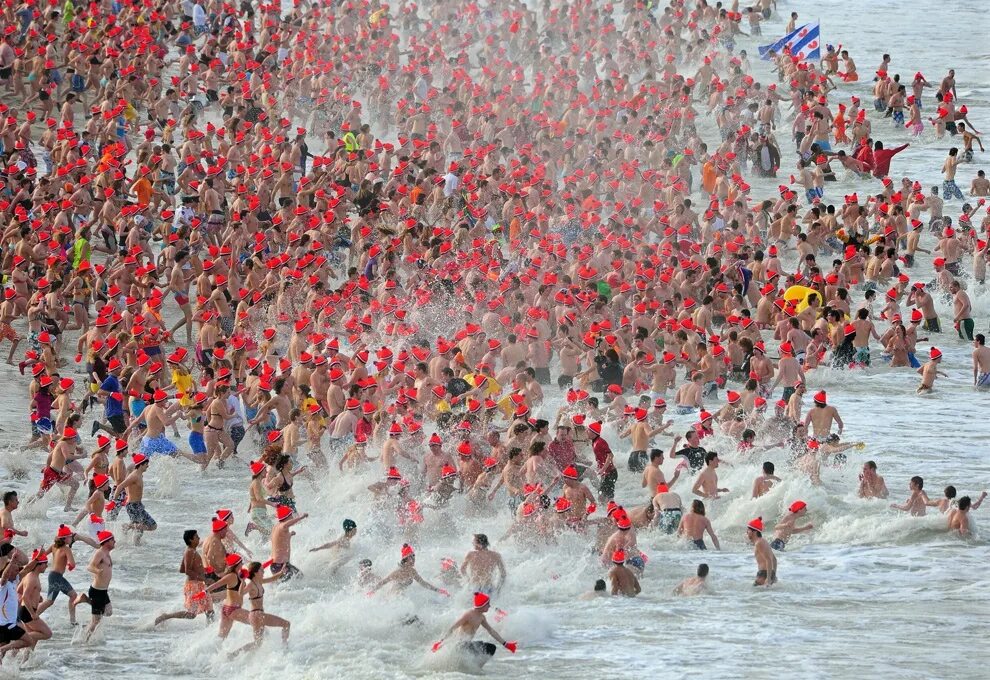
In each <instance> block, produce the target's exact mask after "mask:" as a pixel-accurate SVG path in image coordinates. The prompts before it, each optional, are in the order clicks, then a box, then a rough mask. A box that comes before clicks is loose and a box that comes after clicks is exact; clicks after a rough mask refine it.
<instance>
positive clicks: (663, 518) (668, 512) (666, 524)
mask: <svg viewBox="0 0 990 680" xmlns="http://www.w3.org/2000/svg"><path fill="white" fill-rule="evenodd" d="M681 514H682V513H681V509H680V508H665V509H663V510H661V511H660V516H659V517H658V518H657V526H659V527H660V530H661V531H663V532H664V533H665V534H672V533H674V532H675V531H677V527H678V526H680V524H681Z"/></svg>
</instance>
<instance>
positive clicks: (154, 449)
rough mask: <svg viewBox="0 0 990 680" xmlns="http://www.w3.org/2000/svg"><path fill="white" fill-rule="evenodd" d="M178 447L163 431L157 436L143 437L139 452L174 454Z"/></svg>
mask: <svg viewBox="0 0 990 680" xmlns="http://www.w3.org/2000/svg"><path fill="white" fill-rule="evenodd" d="M178 451H179V448H178V447H177V446H176V445H175V444H173V443H172V442H171V440H169V438H168V437H166V436H165V433H164V432H163V433H162V434H160V435H158V436H157V437H154V438H152V437H147V436H146V437H144V438H143V439H141V453H143V454H144V455H146V456H156V455H157V456H174V455H175V454H176V453H178Z"/></svg>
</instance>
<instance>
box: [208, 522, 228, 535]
mask: <svg viewBox="0 0 990 680" xmlns="http://www.w3.org/2000/svg"><path fill="white" fill-rule="evenodd" d="M211 528H212V529H213V533H215V534H219V533H220V532H221V531H223V530H224V529H226V528H227V523H226V522H224V521H223V520H222V519H214V520H213V523H212V525H211Z"/></svg>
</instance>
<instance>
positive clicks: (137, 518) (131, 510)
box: [126, 502, 158, 529]
mask: <svg viewBox="0 0 990 680" xmlns="http://www.w3.org/2000/svg"><path fill="white" fill-rule="evenodd" d="M126 507H127V516H128V517H129V518H130V520H131V523H132V524H140V525H142V526H145V527H147V528H148V529H154V528H155V527H157V526H158V523H157V522H155V520H154V518H153V517H152V516H151V515H150V514H148V511H147V510H145V509H144V503H141V502H138V503H128V504H127V506H126Z"/></svg>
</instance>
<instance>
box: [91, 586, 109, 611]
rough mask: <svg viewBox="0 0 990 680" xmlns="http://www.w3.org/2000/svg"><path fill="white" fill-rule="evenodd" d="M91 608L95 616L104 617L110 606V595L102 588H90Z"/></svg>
mask: <svg viewBox="0 0 990 680" xmlns="http://www.w3.org/2000/svg"><path fill="white" fill-rule="evenodd" d="M89 606H90V608H91V609H92V611H93V616H103V613H104V612H106V610H107V607H109V606H110V593H108V592H107V591H106V590H103V589H101V588H94V587H92V586H90V588H89Z"/></svg>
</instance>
